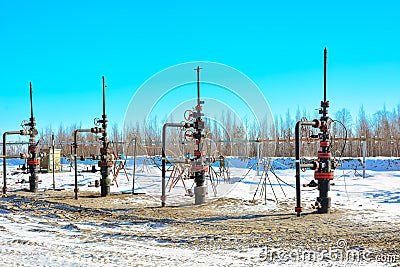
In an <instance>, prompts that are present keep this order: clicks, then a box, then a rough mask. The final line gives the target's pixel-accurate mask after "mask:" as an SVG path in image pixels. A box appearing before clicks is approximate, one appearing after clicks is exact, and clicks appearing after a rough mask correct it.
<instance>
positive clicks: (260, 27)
mask: <svg viewBox="0 0 400 267" xmlns="http://www.w3.org/2000/svg"><path fill="white" fill-rule="evenodd" d="M399 5H400V4H399V3H398V2H397V1H392V0H391V1H368V0H367V1H316V0H315V1H186V0H185V1H141V2H139V1H118V0H114V1H101V0H96V1H80V0H79V1H78V0H68V1H50V0H48V1H43V0H37V1H28V0H26V1H18V0H16V1H6V0H0V64H1V72H0V114H1V119H0V132H4V131H6V130H18V129H19V128H20V126H19V125H20V121H21V120H23V119H28V117H29V105H28V104H29V81H32V82H33V89H34V104H35V107H34V109H35V113H36V114H35V116H36V117H37V122H38V127H39V128H45V127H48V126H50V125H51V126H52V127H53V128H58V126H59V125H60V123H62V124H63V125H64V126H69V125H71V124H73V123H81V124H82V126H83V127H91V126H92V125H93V123H92V121H93V118H94V117H100V115H101V76H102V75H105V76H106V78H107V84H108V91H107V98H108V99H107V109H108V113H109V119H110V121H111V123H114V122H116V123H118V124H120V125H121V124H122V123H123V120H124V113H125V110H126V108H127V105H128V104H129V101H130V99H131V97H132V95H133V94H134V92H135V90H136V89H137V88H138V87H140V85H141V84H142V83H143V82H145V81H146V79H148V78H149V77H150V76H151V75H153V74H155V73H157V72H158V71H161V70H162V69H164V68H167V67H170V66H172V65H175V64H179V63H183V62H189V61H212V62H219V63H222V64H226V65H229V66H232V67H234V68H236V69H238V70H240V71H241V72H243V73H244V74H246V75H247V76H249V77H250V78H251V79H252V80H253V81H254V82H255V83H256V84H257V85H258V86H259V87H260V88H261V90H262V92H263V93H264V95H265V97H266V99H267V101H268V102H269V104H270V106H271V109H272V112H273V114H276V115H282V116H285V114H286V112H287V109H288V108H290V110H291V111H292V112H293V117H294V116H295V111H296V109H297V107H299V108H300V110H303V109H307V110H309V111H310V113H311V114H312V112H313V110H314V109H315V108H318V106H319V102H320V100H321V99H322V81H323V79H322V77H323V48H324V47H325V46H326V47H327V48H328V100H330V101H331V106H332V112H335V110H338V109H341V108H347V109H349V110H350V112H351V114H352V116H353V118H354V119H355V118H356V116H357V114H358V110H359V108H360V106H361V105H364V108H365V110H366V113H367V114H372V113H374V112H375V111H377V110H379V109H382V108H383V106H384V105H386V108H387V109H389V110H392V109H393V108H395V107H396V106H397V105H398V104H400V98H399V91H400V39H399V38H400V21H399V18H400V16H399V14H398V12H399V10H400V6H399ZM149 93H151V92H149Z"/></svg>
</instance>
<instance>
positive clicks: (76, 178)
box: [73, 130, 78, 199]
mask: <svg viewBox="0 0 400 267" xmlns="http://www.w3.org/2000/svg"><path fill="white" fill-rule="evenodd" d="M77 133H78V130H75V131H74V143H73V147H74V166H75V189H74V192H75V199H78V163H77V158H76V149H77V147H78V144H77V141H76V135H77Z"/></svg>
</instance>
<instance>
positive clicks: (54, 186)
mask: <svg viewBox="0 0 400 267" xmlns="http://www.w3.org/2000/svg"><path fill="white" fill-rule="evenodd" d="M54 146H55V142H54V133H52V134H51V147H52V153H53V157H52V160H53V167H52V169H53V190H56V178H55V170H54V169H55V156H54V150H55V149H54Z"/></svg>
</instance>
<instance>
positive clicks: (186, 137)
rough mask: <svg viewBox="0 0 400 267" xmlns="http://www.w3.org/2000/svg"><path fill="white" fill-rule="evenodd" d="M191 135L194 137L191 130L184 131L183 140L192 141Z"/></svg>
mask: <svg viewBox="0 0 400 267" xmlns="http://www.w3.org/2000/svg"><path fill="white" fill-rule="evenodd" d="M193 135H194V134H193V131H192V130H186V131H185V135H184V136H185V140H186V141H192V140H193V138H194V137H193Z"/></svg>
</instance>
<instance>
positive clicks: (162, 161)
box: [161, 122, 190, 207]
mask: <svg viewBox="0 0 400 267" xmlns="http://www.w3.org/2000/svg"><path fill="white" fill-rule="evenodd" d="M168 127H177V128H182V127H186V128H189V127H190V126H189V125H187V124H182V123H172V122H169V123H168V122H167V123H165V124H164V125H163V130H162V149H161V165H162V166H161V173H162V176H161V207H165V203H166V200H167V196H166V194H165V192H166V190H165V187H166V184H165V173H166V167H165V164H166V156H165V140H166V135H167V128H168Z"/></svg>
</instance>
